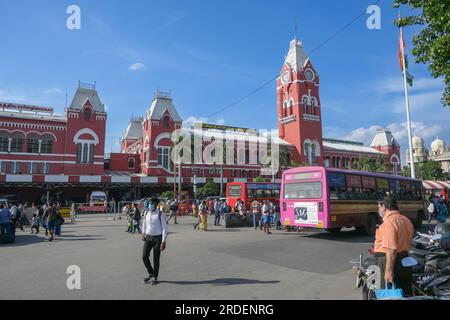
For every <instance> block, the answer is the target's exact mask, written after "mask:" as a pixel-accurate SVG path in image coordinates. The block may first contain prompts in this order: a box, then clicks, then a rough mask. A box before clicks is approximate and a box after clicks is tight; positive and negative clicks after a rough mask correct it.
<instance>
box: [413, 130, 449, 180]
mask: <svg viewBox="0 0 450 320" xmlns="http://www.w3.org/2000/svg"><path fill="white" fill-rule="evenodd" d="M412 143H413V155H414V162H415V163H419V162H423V161H426V160H433V161H437V162H439V163H440V164H441V167H442V170H443V171H444V172H450V149H449V148H448V147H447V144H446V143H445V141H444V140H442V139H439V138H436V140H434V141H433V142H432V143H431V149H430V150H428V149H427V148H425V144H424V141H423V139H422V138H420V137H418V136H415V137H413V138H412ZM406 158H407V161H408V165H409V163H410V161H409V150H407V151H406Z"/></svg>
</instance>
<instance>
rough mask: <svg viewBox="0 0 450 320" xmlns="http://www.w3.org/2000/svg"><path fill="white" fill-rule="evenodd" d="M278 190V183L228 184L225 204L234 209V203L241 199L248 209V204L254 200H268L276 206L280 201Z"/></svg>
mask: <svg viewBox="0 0 450 320" xmlns="http://www.w3.org/2000/svg"><path fill="white" fill-rule="evenodd" d="M280 189H281V184H280V183H256V182H253V183H249V182H229V183H227V203H228V205H229V206H230V207H231V208H234V206H235V205H236V201H237V200H238V199H241V200H242V201H244V203H245V207H246V208H247V209H250V204H251V203H252V201H254V200H258V201H262V200H269V201H271V202H272V203H274V204H277V203H278V202H279V201H280Z"/></svg>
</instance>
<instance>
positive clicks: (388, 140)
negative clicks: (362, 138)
mask: <svg viewBox="0 0 450 320" xmlns="http://www.w3.org/2000/svg"><path fill="white" fill-rule="evenodd" d="M393 144H394V145H396V146H398V145H399V144H398V142H397V140H395V138H394V136H393V135H392V133H391V132H390V131H389V130H386V129H382V130H379V131H378V132H377V134H376V135H375V137H374V138H373V140H372V143H371V144H370V146H371V147H378V146H381V147H387V146H391V145H393Z"/></svg>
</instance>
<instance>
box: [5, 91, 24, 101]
mask: <svg viewBox="0 0 450 320" xmlns="http://www.w3.org/2000/svg"><path fill="white" fill-rule="evenodd" d="M0 100H3V101H6V102H17V101H18V102H23V101H25V100H26V97H25V96H22V95H18V94H16V93H11V92H8V91H5V90H0Z"/></svg>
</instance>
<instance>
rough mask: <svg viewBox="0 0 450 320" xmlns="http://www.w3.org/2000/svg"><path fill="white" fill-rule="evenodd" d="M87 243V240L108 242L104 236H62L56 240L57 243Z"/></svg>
mask: <svg viewBox="0 0 450 320" xmlns="http://www.w3.org/2000/svg"><path fill="white" fill-rule="evenodd" d="M58 240H59V241H86V240H106V238H104V237H103V236H100V235H79V236H75V235H64V234H63V235H61V236H59V237H56V238H55V241H58Z"/></svg>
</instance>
